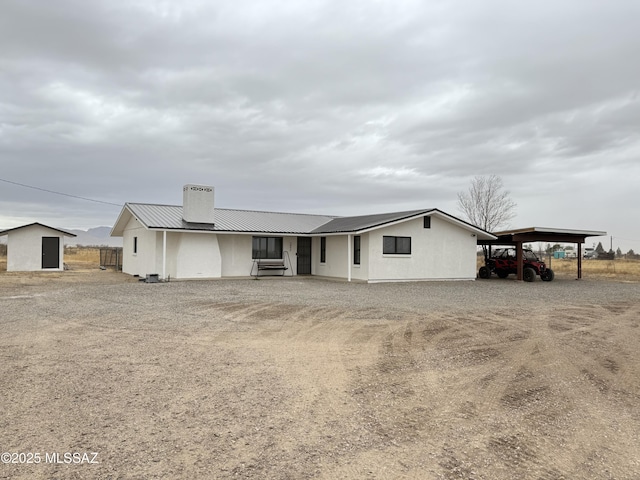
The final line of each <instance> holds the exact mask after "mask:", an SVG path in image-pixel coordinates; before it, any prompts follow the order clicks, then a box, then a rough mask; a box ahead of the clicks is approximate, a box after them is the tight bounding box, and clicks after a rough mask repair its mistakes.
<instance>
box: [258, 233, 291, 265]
mask: <svg viewBox="0 0 640 480" xmlns="http://www.w3.org/2000/svg"><path fill="white" fill-rule="evenodd" d="M283 243H284V242H283V238H282V237H267V236H253V237H252V238H251V259H253V260H282V259H283V257H282V255H283Z"/></svg>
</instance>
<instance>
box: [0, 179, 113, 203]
mask: <svg viewBox="0 0 640 480" xmlns="http://www.w3.org/2000/svg"><path fill="white" fill-rule="evenodd" d="M0 182H5V183H10V184H12V185H18V186H20V187H25V188H31V189H33V190H40V191H41V192H47V193H54V194H56V195H62V196H63V197H71V198H77V199H79V200H86V201H87V202H95V203H103V204H105V205H115V206H116V207H121V206H122V204H120V203H112V202H105V201H104V200H96V199H94V198H87V197H80V196H78V195H71V194H70V193H62V192H55V191H53V190H47V189H46V188H40V187H34V186H33V185H25V184H24V183H18V182H12V181H11V180H5V179H4V178H0Z"/></svg>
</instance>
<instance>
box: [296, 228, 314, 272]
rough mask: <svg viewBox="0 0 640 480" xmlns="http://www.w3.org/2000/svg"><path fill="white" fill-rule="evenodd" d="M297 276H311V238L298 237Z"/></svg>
mask: <svg viewBox="0 0 640 480" xmlns="http://www.w3.org/2000/svg"><path fill="white" fill-rule="evenodd" d="M298 275H311V238H309V237H298Z"/></svg>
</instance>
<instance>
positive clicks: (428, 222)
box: [424, 217, 431, 228]
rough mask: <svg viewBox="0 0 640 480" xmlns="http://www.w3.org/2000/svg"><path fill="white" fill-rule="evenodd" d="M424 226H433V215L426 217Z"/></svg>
mask: <svg viewBox="0 0 640 480" xmlns="http://www.w3.org/2000/svg"><path fill="white" fill-rule="evenodd" d="M424 228H431V217H424Z"/></svg>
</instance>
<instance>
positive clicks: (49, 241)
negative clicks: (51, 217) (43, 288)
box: [42, 237, 60, 268]
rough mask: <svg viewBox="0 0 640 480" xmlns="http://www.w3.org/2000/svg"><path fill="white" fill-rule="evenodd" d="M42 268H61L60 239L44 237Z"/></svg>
mask: <svg viewBox="0 0 640 480" xmlns="http://www.w3.org/2000/svg"><path fill="white" fill-rule="evenodd" d="M42 268H60V237H42Z"/></svg>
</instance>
